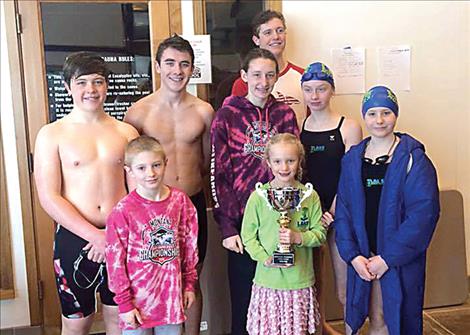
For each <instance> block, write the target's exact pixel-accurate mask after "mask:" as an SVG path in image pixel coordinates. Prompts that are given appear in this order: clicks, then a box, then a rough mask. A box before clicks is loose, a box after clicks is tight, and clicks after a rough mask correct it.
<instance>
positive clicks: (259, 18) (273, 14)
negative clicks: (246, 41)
mask: <svg viewBox="0 0 470 335" xmlns="http://www.w3.org/2000/svg"><path fill="white" fill-rule="evenodd" d="M272 19H279V20H281V21H282V25H283V26H284V28H286V19H284V15H282V13H280V12H278V11H275V10H270V9H268V10H265V11H262V12H259V13H258V14H256V15H255V17H254V18H253V20H252V21H251V29H252V30H253V35H254V36H256V37H259V30H260V27H261V25H262V24H265V23H266V22H268V21H271V20H272Z"/></svg>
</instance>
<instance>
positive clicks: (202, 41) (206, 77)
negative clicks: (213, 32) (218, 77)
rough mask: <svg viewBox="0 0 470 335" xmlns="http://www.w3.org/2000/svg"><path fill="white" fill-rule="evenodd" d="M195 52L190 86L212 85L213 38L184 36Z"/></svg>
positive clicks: (207, 36)
mask: <svg viewBox="0 0 470 335" xmlns="http://www.w3.org/2000/svg"><path fill="white" fill-rule="evenodd" d="M181 37H183V38H184V39H186V40H188V41H189V43H190V44H191V46H192V47H193V50H194V71H193V75H192V76H191V79H190V80H189V83H190V84H211V83H212V67H211V37H210V35H184V36H181Z"/></svg>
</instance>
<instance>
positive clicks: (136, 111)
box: [123, 102, 145, 134]
mask: <svg viewBox="0 0 470 335" xmlns="http://www.w3.org/2000/svg"><path fill="white" fill-rule="evenodd" d="M139 106H140V104H139V102H136V103H135V104H134V105H132V106H131V107H129V109H128V110H127V112H126V115H125V116H124V120H123V121H124V122H126V123H128V124H130V125H131V126H132V127H134V128H135V129H136V130H137V132H138V133H139V134H142V133H143V129H142V128H143V122H144V119H145V118H144V115H142V113H141V111H142V108H141V107H139Z"/></svg>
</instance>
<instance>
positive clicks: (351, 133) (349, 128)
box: [341, 118, 362, 147]
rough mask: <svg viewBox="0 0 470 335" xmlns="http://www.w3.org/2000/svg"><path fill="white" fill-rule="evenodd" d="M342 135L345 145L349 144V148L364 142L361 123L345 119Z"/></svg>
mask: <svg viewBox="0 0 470 335" xmlns="http://www.w3.org/2000/svg"><path fill="white" fill-rule="evenodd" d="M341 133H342V135H343V138H344V141H345V144H347V147H350V146H352V145H355V144H357V143H359V142H360V141H361V140H362V128H361V126H360V124H359V122H357V121H356V120H354V119H350V118H346V119H344V122H343V125H342V127H341Z"/></svg>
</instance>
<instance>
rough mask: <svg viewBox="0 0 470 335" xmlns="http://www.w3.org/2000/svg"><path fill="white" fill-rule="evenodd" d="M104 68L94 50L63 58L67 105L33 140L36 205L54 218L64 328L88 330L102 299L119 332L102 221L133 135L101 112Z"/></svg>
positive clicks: (111, 327)
mask: <svg viewBox="0 0 470 335" xmlns="http://www.w3.org/2000/svg"><path fill="white" fill-rule="evenodd" d="M108 74H109V70H108V69H107V67H106V64H105V62H104V60H103V59H102V58H101V57H100V56H98V55H96V54H93V53H88V52H79V53H75V54H72V55H70V56H69V57H67V59H66V61H65V63H64V81H65V87H66V89H67V91H68V93H69V94H70V95H71V96H72V98H73V109H72V111H71V112H70V114H68V115H67V116H65V117H64V118H63V119H61V120H58V121H56V122H53V123H50V124H47V125H45V126H44V127H43V128H41V130H40V131H39V133H38V136H37V138H36V145H35V159H34V161H35V182H36V187H37V190H38V196H39V200H40V203H41V205H42V207H43V208H44V210H45V211H46V212H47V213H48V214H49V216H50V217H51V218H52V219H53V220H54V221H55V222H57V224H58V227H57V230H56V236H55V242H54V270H55V273H56V281H57V288H58V292H59V298H60V303H61V308H62V334H63V335H65V334H73V335H77V334H88V332H89V330H90V327H91V324H92V322H93V315H94V313H95V312H96V297H95V293H96V292H99V293H100V298H101V301H102V303H103V315H104V318H105V324H106V332H107V334H120V330H119V328H118V325H117V315H118V311H117V308H116V304H115V303H114V301H113V294H112V293H111V292H110V291H109V289H108V287H107V274H106V268H105V266H104V263H103V261H104V250H105V243H106V242H105V233H104V227H105V222H106V218H107V216H108V214H109V213H110V211H111V209H112V208H113V206H114V205H115V204H116V203H117V202H118V201H119V200H120V199H121V198H122V197H123V196H125V195H126V194H127V191H126V188H125V176H124V170H123V165H124V162H123V159H124V149H125V147H126V145H127V143H128V142H129V141H130V140H132V139H133V138H135V137H137V136H138V133H137V131H136V130H135V129H134V128H133V127H132V126H130V125H128V124H126V123H124V122H120V121H117V120H115V119H114V118H112V117H110V116H109V115H107V114H106V113H105V111H104V108H103V105H104V102H105V100H106V92H107V87H108V84H107V79H108Z"/></svg>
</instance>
